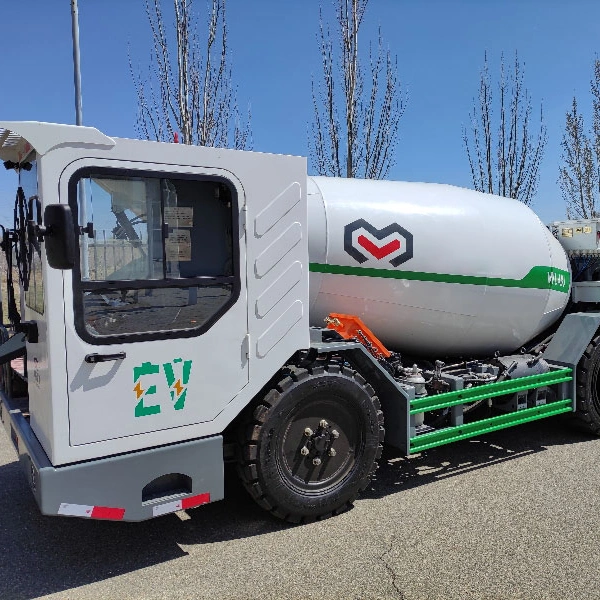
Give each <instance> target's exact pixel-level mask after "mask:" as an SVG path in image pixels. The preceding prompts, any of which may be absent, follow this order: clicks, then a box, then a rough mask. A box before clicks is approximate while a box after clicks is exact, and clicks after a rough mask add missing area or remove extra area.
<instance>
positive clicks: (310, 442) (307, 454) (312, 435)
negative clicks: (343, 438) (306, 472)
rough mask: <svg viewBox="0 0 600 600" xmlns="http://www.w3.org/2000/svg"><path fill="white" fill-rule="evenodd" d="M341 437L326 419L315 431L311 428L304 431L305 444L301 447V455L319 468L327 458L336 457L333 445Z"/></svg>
mask: <svg viewBox="0 0 600 600" xmlns="http://www.w3.org/2000/svg"><path fill="white" fill-rule="evenodd" d="M339 437H340V434H339V432H338V431H336V430H335V429H332V428H331V427H330V425H329V423H328V422H327V421H326V420H325V419H321V420H320V421H319V425H318V427H315V429H314V430H313V429H312V428H311V427H306V428H305V429H304V439H303V440H302V441H303V442H304V444H301V445H300V450H299V452H300V455H301V456H302V457H304V458H307V459H309V460H311V461H312V463H313V465H315V466H318V465H320V464H321V462H322V461H323V459H324V458H325V457H331V456H335V455H336V451H335V449H334V448H333V443H334V442H335V440H337V439H338V438H339ZM315 461H316V462H315Z"/></svg>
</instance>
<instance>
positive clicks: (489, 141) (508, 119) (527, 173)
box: [463, 54, 546, 205]
mask: <svg viewBox="0 0 600 600" xmlns="http://www.w3.org/2000/svg"><path fill="white" fill-rule="evenodd" d="M494 115H497V117H494ZM470 119H471V129H470V131H469V132H467V129H466V128H465V127H463V141H464V144H465V148H466V151H467V158H468V160H469V166H470V168H471V176H472V178H473V186H474V187H475V189H476V190H478V191H480V192H487V193H490V194H498V195H500V196H506V197H508V198H515V199H517V200H520V201H521V202H523V203H524V204H527V205H529V204H531V202H532V200H533V198H534V196H535V193H536V189H537V184H538V180H539V168H540V163H541V161H542V158H543V155H544V148H545V146H546V125H545V124H544V115H543V110H542V106H541V105H540V119H539V129H538V128H537V126H535V127H536V130H537V134H536V135H534V134H533V133H532V128H533V127H534V125H533V124H532V106H531V97H530V95H529V92H528V91H527V89H526V88H525V87H524V85H523V65H522V64H521V63H520V62H519V58H518V56H517V54H515V62H514V68H513V69H512V71H511V73H510V75H508V76H507V73H506V69H505V66H504V57H502V59H501V61H500V81H499V83H498V96H497V98H495V96H494V93H493V89H492V81H491V77H490V73H489V69H488V61H487V54H486V55H485V58H484V64H483V70H482V72H481V79H480V83H479V99H478V100H474V101H473V110H472V111H471V113H470Z"/></svg>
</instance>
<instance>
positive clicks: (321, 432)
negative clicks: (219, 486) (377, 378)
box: [239, 365, 384, 523]
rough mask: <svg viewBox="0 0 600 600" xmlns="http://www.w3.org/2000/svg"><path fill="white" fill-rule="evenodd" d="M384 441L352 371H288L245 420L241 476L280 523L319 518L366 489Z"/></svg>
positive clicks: (370, 393) (364, 388)
mask: <svg viewBox="0 0 600 600" xmlns="http://www.w3.org/2000/svg"><path fill="white" fill-rule="evenodd" d="M383 435H384V430H383V413H382V412H381V410H380V405H379V400H378V399H377V396H375V392H374V390H373V388H372V387H371V386H370V385H369V384H367V383H366V382H365V380H364V379H363V378H362V377H361V376H360V375H359V374H358V373H356V372H354V371H352V370H351V369H348V368H345V367H341V366H339V365H328V366H327V367H324V366H318V367H313V368H309V369H293V370H290V371H289V372H287V373H285V375H283V376H282V379H281V380H280V381H279V382H278V383H277V384H276V385H275V387H273V388H272V389H271V390H270V391H268V392H267V393H266V395H265V396H264V398H263V399H262V400H261V402H260V403H259V404H258V405H256V406H255V407H254V410H253V411H252V413H251V414H250V415H248V418H247V419H246V422H245V425H244V427H243V433H242V439H241V443H242V457H241V461H240V464H239V472H240V476H241V478H242V481H243V483H244V485H245V487H246V488H247V489H248V491H249V492H250V494H251V495H252V497H253V498H254V500H255V501H256V502H257V503H258V504H259V505H260V506H262V507H263V508H265V509H267V510H269V511H271V512H272V513H273V514H274V515H275V516H277V517H279V518H282V519H285V520H288V521H291V522H295V523H298V522H300V521H313V520H315V519H321V518H325V517H328V516H330V515H332V514H338V513H340V512H343V511H344V510H346V509H347V508H348V507H349V506H351V504H352V502H353V500H354V499H355V498H356V496H357V495H358V493H359V492H360V491H361V490H363V489H365V488H366V487H367V485H368V484H369V481H370V478H371V475H372V473H373V472H374V471H375V469H376V467H377V465H376V461H377V459H378V458H379V457H380V456H381V450H382V443H383Z"/></svg>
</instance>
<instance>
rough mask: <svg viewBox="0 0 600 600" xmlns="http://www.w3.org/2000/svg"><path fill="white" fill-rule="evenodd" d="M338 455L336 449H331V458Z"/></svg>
mask: <svg viewBox="0 0 600 600" xmlns="http://www.w3.org/2000/svg"><path fill="white" fill-rule="evenodd" d="M336 454H337V452H336V451H335V448H329V456H335V455H336Z"/></svg>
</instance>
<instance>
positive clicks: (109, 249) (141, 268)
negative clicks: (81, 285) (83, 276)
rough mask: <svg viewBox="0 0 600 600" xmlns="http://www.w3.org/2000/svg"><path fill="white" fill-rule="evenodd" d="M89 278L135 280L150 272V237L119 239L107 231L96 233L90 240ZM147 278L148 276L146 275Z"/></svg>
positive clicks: (94, 279) (102, 230)
mask: <svg viewBox="0 0 600 600" xmlns="http://www.w3.org/2000/svg"><path fill="white" fill-rule="evenodd" d="M88 260H89V269H90V271H89V278H90V279H91V280H92V281H96V280H99V281H102V280H106V279H114V278H115V277H114V274H115V273H116V272H118V273H119V279H135V278H136V277H135V275H138V276H139V275H141V276H144V272H145V273H146V274H147V272H148V262H147V260H148V236H147V235H146V237H145V238H144V236H140V239H139V240H128V239H119V238H115V237H113V236H112V232H110V231H108V232H107V230H106V229H101V230H99V231H94V237H93V238H91V239H88ZM146 276H147V275H146Z"/></svg>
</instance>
